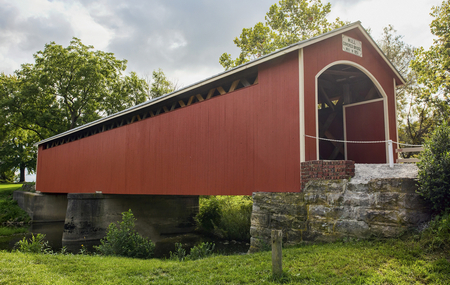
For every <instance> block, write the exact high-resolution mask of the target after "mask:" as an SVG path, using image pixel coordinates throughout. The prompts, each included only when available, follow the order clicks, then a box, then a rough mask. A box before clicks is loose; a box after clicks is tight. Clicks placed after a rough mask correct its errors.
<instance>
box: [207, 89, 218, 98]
mask: <svg viewBox="0 0 450 285" xmlns="http://www.w3.org/2000/svg"><path fill="white" fill-rule="evenodd" d="M214 91H216V88H213V89H211V90H209V92H208V95H207V96H206V100H208V99H211V97H212V95H214Z"/></svg>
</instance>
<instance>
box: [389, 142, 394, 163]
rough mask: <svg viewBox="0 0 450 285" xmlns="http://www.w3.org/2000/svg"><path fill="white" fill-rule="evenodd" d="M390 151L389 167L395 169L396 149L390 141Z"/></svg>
mask: <svg viewBox="0 0 450 285" xmlns="http://www.w3.org/2000/svg"><path fill="white" fill-rule="evenodd" d="M388 149H389V167H390V168H394V147H393V144H392V140H388Z"/></svg>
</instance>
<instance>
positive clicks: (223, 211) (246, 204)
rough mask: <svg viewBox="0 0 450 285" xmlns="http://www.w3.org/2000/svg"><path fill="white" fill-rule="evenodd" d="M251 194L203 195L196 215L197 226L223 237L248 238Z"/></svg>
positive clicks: (251, 202) (244, 239)
mask: <svg viewBox="0 0 450 285" xmlns="http://www.w3.org/2000/svg"><path fill="white" fill-rule="evenodd" d="M252 206H253V200H252V197H251V196H204V197H201V198H200V209H199V213H198V215H197V216H196V222H197V226H198V228H199V229H200V230H201V231H203V232H206V233H209V234H212V235H215V236H217V237H220V238H224V239H234V240H243V241H248V240H250V218H251V214H252Z"/></svg>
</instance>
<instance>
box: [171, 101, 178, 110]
mask: <svg viewBox="0 0 450 285" xmlns="http://www.w3.org/2000/svg"><path fill="white" fill-rule="evenodd" d="M176 105H177V102H173V104H172V107H170V111H173V110H175V106H176Z"/></svg>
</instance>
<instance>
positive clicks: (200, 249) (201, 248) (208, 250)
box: [189, 242, 216, 260]
mask: <svg viewBox="0 0 450 285" xmlns="http://www.w3.org/2000/svg"><path fill="white" fill-rule="evenodd" d="M215 247H216V245H215V244H214V243H212V242H202V243H201V244H199V245H196V246H194V247H193V248H191V252H190V253H189V259H190V260H197V259H202V258H205V257H207V256H210V255H212V254H213V251H214V248H215Z"/></svg>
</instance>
